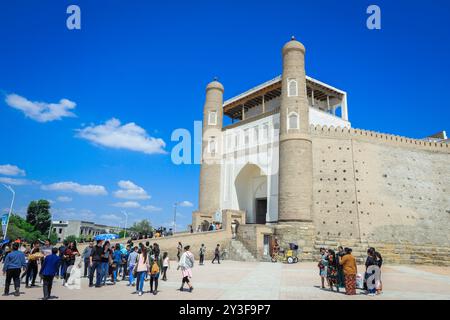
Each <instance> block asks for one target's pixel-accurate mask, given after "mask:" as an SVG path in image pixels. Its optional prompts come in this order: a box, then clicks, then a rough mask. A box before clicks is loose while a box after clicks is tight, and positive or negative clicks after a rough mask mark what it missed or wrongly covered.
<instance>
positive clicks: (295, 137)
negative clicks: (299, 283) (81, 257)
mask: <svg viewBox="0 0 450 320" xmlns="http://www.w3.org/2000/svg"><path fill="white" fill-rule="evenodd" d="M282 52H283V75H282V89H281V107H280V159H279V193H278V201H279V203H278V220H279V222H296V221H297V222H310V221H312V213H311V210H312V176H313V173H312V146H311V137H310V132H309V106H308V99H307V96H306V74H305V47H304V46H303V45H302V44H301V43H300V42H298V41H296V40H295V39H294V38H292V40H291V41H289V42H288V43H286V44H285V45H284V47H283V51H282Z"/></svg>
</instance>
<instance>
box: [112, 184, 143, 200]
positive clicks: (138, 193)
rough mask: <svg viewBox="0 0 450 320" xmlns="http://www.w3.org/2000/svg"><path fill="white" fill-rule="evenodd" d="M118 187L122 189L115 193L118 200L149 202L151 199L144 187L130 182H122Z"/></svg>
mask: <svg viewBox="0 0 450 320" xmlns="http://www.w3.org/2000/svg"><path fill="white" fill-rule="evenodd" d="M118 185H119V187H120V188H121V189H120V190H117V191H116V192H114V196H115V197H116V198H121V199H129V200H148V199H150V198H151V197H150V196H149V195H148V194H147V192H146V191H145V190H144V189H143V188H142V187H140V186H138V185H136V184H134V183H133V182H131V181H129V180H127V181H125V180H121V181H119V183H118Z"/></svg>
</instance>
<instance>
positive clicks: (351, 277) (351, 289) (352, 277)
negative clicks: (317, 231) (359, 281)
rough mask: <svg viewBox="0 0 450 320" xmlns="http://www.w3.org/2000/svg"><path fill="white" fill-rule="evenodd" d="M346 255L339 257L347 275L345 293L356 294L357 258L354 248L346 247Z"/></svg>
mask: <svg viewBox="0 0 450 320" xmlns="http://www.w3.org/2000/svg"><path fill="white" fill-rule="evenodd" d="M344 252H345V255H344V256H342V257H339V264H340V265H342V267H343V269H344V276H345V294H347V295H355V294H356V273H357V271H358V270H357V266H356V259H355V257H354V256H353V255H352V249H350V248H344Z"/></svg>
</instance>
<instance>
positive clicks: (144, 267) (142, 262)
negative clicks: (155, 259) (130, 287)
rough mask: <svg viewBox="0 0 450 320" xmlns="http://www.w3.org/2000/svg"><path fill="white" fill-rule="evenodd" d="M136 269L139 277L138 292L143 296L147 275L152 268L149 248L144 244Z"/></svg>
mask: <svg viewBox="0 0 450 320" xmlns="http://www.w3.org/2000/svg"><path fill="white" fill-rule="evenodd" d="M134 269H135V271H136V277H137V281H136V292H137V293H138V294H139V296H142V295H143V294H144V282H145V275H146V274H148V273H149V270H150V263H149V259H148V254H147V248H146V247H144V246H142V248H141V253H140V254H139V257H138V262H137V264H136V265H135V267H134ZM133 272H134V270H133Z"/></svg>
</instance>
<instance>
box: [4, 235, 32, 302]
mask: <svg viewBox="0 0 450 320" xmlns="http://www.w3.org/2000/svg"><path fill="white" fill-rule="evenodd" d="M26 266H27V263H26V262H25V254H24V253H23V252H21V251H19V244H18V243H13V244H12V252H10V253H8V255H7V256H6V257H5V258H4V260H3V275H6V280H5V291H4V294H3V295H4V296H8V295H9V287H10V285H11V280H12V281H13V283H14V296H16V297H18V296H20V269H21V268H23V269H25V267H26Z"/></svg>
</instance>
